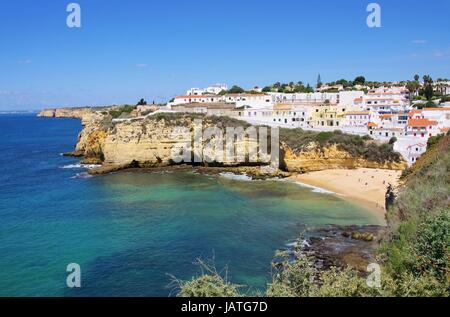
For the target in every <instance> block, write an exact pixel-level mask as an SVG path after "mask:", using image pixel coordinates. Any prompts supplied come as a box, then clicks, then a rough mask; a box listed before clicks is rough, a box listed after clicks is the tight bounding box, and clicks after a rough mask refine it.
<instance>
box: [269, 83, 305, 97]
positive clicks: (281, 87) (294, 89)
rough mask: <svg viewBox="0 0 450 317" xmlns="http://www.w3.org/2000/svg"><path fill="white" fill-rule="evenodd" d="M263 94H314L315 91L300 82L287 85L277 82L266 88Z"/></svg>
mask: <svg viewBox="0 0 450 317" xmlns="http://www.w3.org/2000/svg"><path fill="white" fill-rule="evenodd" d="M262 91H263V92H282V93H287V94H290V93H292V94H293V93H309V92H314V89H313V88H312V87H311V86H310V85H309V84H307V85H306V86H305V85H304V84H303V82H301V81H299V82H297V83H294V82H292V81H291V82H290V83H287V84H282V83H280V82H276V83H275V84H273V85H270V86H267V87H264V88H263V90H262Z"/></svg>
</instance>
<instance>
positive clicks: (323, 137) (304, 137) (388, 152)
mask: <svg viewBox="0 0 450 317" xmlns="http://www.w3.org/2000/svg"><path fill="white" fill-rule="evenodd" d="M280 140H281V141H282V142H283V143H285V144H286V145H287V146H289V147H290V148H291V149H292V150H293V151H294V152H297V153H299V152H300V151H302V150H305V149H306V148H307V147H308V146H309V145H310V144H311V142H316V143H318V144H319V145H320V146H322V147H325V146H328V145H334V144H335V145H337V146H338V148H339V149H341V150H343V151H347V152H348V153H350V154H351V155H353V156H355V157H362V158H364V159H366V160H369V161H374V162H379V163H384V162H386V161H393V162H399V161H401V155H400V154H399V153H397V152H395V151H394V150H393V145H392V144H381V145H380V144H378V143H376V142H374V141H373V140H370V139H368V137H360V136H358V135H350V134H344V133H342V132H341V131H339V130H336V131H333V132H319V133H318V132H313V131H305V130H302V129H280Z"/></svg>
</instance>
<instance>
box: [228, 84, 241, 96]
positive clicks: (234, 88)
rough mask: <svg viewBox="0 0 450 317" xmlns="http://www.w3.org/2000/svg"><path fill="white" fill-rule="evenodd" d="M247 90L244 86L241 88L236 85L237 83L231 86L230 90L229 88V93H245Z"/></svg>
mask: <svg viewBox="0 0 450 317" xmlns="http://www.w3.org/2000/svg"><path fill="white" fill-rule="evenodd" d="M244 92H245V90H244V89H243V88H241V87H239V86H236V85H234V86H233V87H231V88H230V89H229V90H228V93H229V94H242V93H244Z"/></svg>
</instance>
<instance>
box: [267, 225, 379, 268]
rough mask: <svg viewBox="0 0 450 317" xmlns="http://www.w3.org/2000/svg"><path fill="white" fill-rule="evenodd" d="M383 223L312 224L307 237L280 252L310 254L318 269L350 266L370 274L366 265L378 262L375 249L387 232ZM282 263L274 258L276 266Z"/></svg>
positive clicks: (306, 233)
mask: <svg viewBox="0 0 450 317" xmlns="http://www.w3.org/2000/svg"><path fill="white" fill-rule="evenodd" d="M384 229H385V228H384V227H381V226H339V225H327V226H322V227H309V228H306V229H303V230H304V232H305V233H304V236H302V237H301V238H300V239H299V240H298V241H295V242H294V243H291V244H289V247H287V248H286V249H283V250H280V251H279V252H278V254H281V255H283V256H285V255H289V256H291V257H292V259H294V256H295V255H296V254H297V253H300V254H307V255H309V256H310V257H311V258H312V259H313V260H314V263H315V266H316V268H317V269H319V270H328V269H330V268H331V267H337V268H346V267H348V266H350V267H352V268H354V269H356V270H358V271H359V272H361V273H364V274H365V273H367V265H368V264H369V263H376V249H377V248H378V246H379V240H380V239H381V236H382V235H383V232H384ZM279 264H280V259H279V258H275V260H274V265H275V266H277V265H279Z"/></svg>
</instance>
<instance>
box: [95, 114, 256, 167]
mask: <svg viewBox="0 0 450 317" xmlns="http://www.w3.org/2000/svg"><path fill="white" fill-rule="evenodd" d="M212 125H213V123H212V122H211V121H209V119H208V118H204V119H203V128H207V127H209V126H212ZM179 127H183V128H187V130H189V131H190V132H191V133H189V134H187V135H186V134H184V133H180V131H179ZM193 129H194V122H193V121H192V120H191V119H190V118H189V117H185V118H182V119H179V121H177V122H176V124H174V123H173V122H170V121H167V120H164V119H162V120H157V119H154V118H147V119H144V120H135V121H126V122H122V123H116V124H115V125H114V127H113V128H112V129H110V130H109V131H108V134H107V136H106V138H105V139H104V143H103V145H102V146H101V147H102V151H103V157H104V163H105V164H110V165H111V164H114V165H126V164H131V163H134V164H137V165H138V166H140V167H159V166H168V165H173V164H175V163H177V162H178V161H176V158H177V154H180V156H183V154H184V153H186V151H185V148H186V145H187V144H189V145H192V138H191V137H192V132H193ZM217 140H218V139H217V138H216V137H211V138H208V139H205V140H203V143H202V144H203V147H202V149H201V150H197V149H196V148H195V145H194V148H193V149H192V150H193V153H194V156H198V157H200V156H202V157H203V163H202V164H204V165H208V162H209V163H210V164H213V165H217V164H220V165H223V166H237V165H245V164H241V163H239V162H237V161H235V160H234V159H232V158H228V157H226V156H225V155H222V153H220V152H219V159H216V156H215V153H217V152H216V151H215V147H214V141H217ZM206 144H208V145H210V146H205V145H206ZM256 144H257V140H256V139H251V138H249V137H246V138H244V139H243V140H240V141H238V140H236V141H235V142H234V143H233V146H234V147H235V148H236V153H238V151H240V150H242V151H244V149H247V148H248V147H251V146H256ZM241 153H242V152H241ZM190 157H193V156H190ZM189 162H190V161H189ZM205 162H206V163H205ZM178 163H179V162H178ZM256 164H258V163H256ZM263 165H264V164H263Z"/></svg>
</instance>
